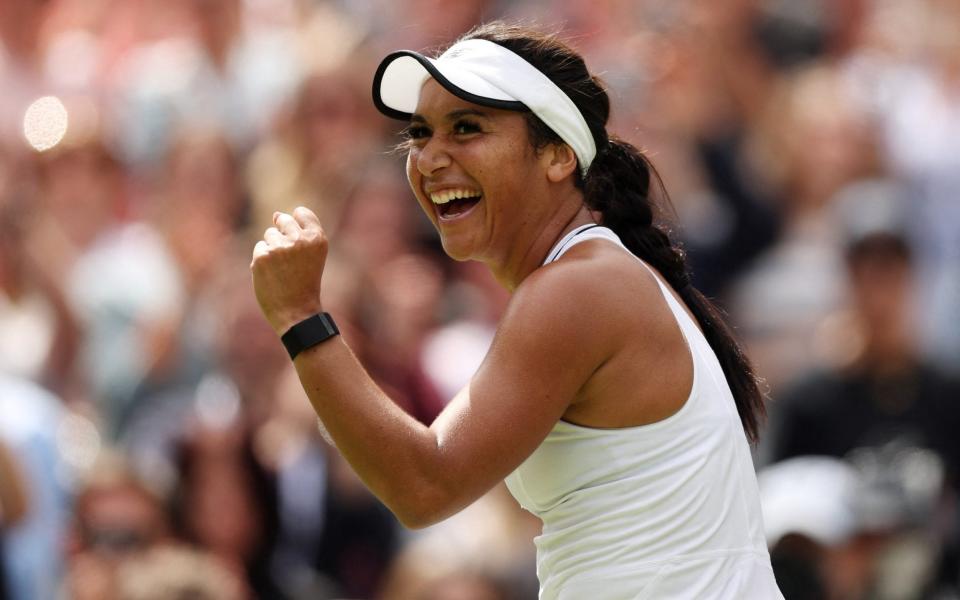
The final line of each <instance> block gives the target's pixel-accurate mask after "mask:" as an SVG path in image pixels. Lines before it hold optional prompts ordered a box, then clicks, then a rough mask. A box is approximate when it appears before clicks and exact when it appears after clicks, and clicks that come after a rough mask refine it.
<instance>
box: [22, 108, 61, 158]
mask: <svg viewBox="0 0 960 600" xmlns="http://www.w3.org/2000/svg"><path fill="white" fill-rule="evenodd" d="M66 133H67V109H66V107H65V106H64V105H63V102H61V101H60V99H59V98H57V97H56V96H44V97H42V98H37V99H36V100H34V101H33V103H32V104H30V106H28V107H27V111H26V112H25V113H24V115H23V135H24V137H25V138H27V143H28V144H30V146H31V147H32V148H33V149H34V150H36V151H37V152H43V151H45V150H49V149H51V148H53V147H54V146H56V145H57V144H59V143H60V140H62V139H63V136H64V134H66Z"/></svg>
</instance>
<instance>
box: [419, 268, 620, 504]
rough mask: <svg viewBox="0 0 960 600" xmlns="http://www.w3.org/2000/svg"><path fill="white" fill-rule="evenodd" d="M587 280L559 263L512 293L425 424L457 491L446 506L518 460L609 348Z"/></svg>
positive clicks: (480, 489)
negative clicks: (451, 393)
mask: <svg viewBox="0 0 960 600" xmlns="http://www.w3.org/2000/svg"><path fill="white" fill-rule="evenodd" d="M593 279H594V278H593V277H591V276H590V275H589V273H587V272H585V271H584V267H583V266H579V265H576V264H573V265H564V264H562V263H557V264H555V265H552V266H551V267H550V268H545V269H540V270H538V271H536V272H535V273H534V274H532V275H531V276H530V277H528V279H527V280H526V281H525V282H524V284H523V285H522V286H521V287H520V289H518V290H517V292H516V293H515V294H514V297H513V298H512V299H511V303H510V305H509V307H508V308H507V311H506V314H505V315H504V317H503V319H502V321H501V324H500V327H499V329H498V330H497V334H496V336H495V337H494V341H493V344H492V345H491V348H490V350H489V352H488V354H487V356H486V358H485V360H484V362H483V364H482V365H481V367H480V369H479V370H478V371H477V373H476V374H475V375H474V377H473V378H472V380H471V381H470V384H469V385H468V386H467V387H466V388H464V390H462V391H461V392H460V393H459V394H458V395H457V396H456V398H454V399H453V401H452V402H451V403H450V404H449V405H448V406H447V408H446V409H445V410H444V411H443V413H441V415H440V416H439V417H438V418H437V420H436V421H435V422H434V424H433V425H432V427H431V429H432V430H433V432H434V434H435V435H436V438H437V444H438V449H439V451H440V453H441V457H442V460H443V466H444V470H445V471H446V472H447V475H448V476H449V478H447V479H446V480H447V482H448V484H449V485H451V486H453V487H455V492H456V496H457V497H456V499H454V500H453V501H452V504H453V505H454V506H450V507H449V510H448V511H447V512H453V511H454V510H457V509H458V508H460V507H462V506H463V505H465V504H467V503H469V502H471V501H472V500H473V499H475V498H477V497H479V496H480V495H481V494H483V493H484V492H486V491H487V490H488V489H490V488H491V487H492V486H493V485H495V484H496V483H497V482H499V481H500V480H502V479H503V478H504V477H505V476H506V475H508V474H509V473H510V472H511V471H512V470H514V469H515V468H516V467H517V466H519V465H520V463H522V462H523V461H524V460H525V459H526V458H527V457H528V456H529V455H530V454H531V453H532V452H533V451H534V450H535V449H536V448H537V446H539V445H540V443H541V442H542V441H543V439H544V438H545V437H546V436H547V434H548V433H549V432H550V430H551V429H552V428H553V426H554V425H555V424H556V422H557V421H558V420H559V419H560V418H561V417H562V416H563V414H564V412H565V411H566V410H567V408H568V407H569V406H570V404H571V402H572V401H573V400H574V398H576V396H577V393H578V391H579V390H580V388H581V387H583V385H584V383H585V382H586V381H587V380H588V379H589V378H590V376H591V374H592V373H593V372H594V371H596V369H597V368H598V367H599V366H600V365H601V364H602V363H603V362H604V361H605V360H607V359H608V358H609V356H610V355H611V353H612V352H613V348H614V345H615V344H614V340H613V338H612V336H611V335H610V329H611V328H610V327H606V326H604V325H603V323H602V321H603V316H602V313H603V311H596V310H594V306H595V301H596V300H597V298H596V296H597V294H598V291H597V288H596V287H595V286H593V285H592V282H591V280H593ZM601 293H602V292H601ZM598 313H600V315H599V316H598Z"/></svg>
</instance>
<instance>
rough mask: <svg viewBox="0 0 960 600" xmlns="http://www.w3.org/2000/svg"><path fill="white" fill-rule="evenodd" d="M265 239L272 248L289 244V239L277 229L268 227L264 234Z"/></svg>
mask: <svg viewBox="0 0 960 600" xmlns="http://www.w3.org/2000/svg"><path fill="white" fill-rule="evenodd" d="M263 239H264V241H265V242H267V243H268V244H270V245H271V246H285V245H286V244H287V238H286V237H284V235H283V234H282V233H280V230H279V229H277V228H276V227H268V228H267V230H266V231H264V232H263Z"/></svg>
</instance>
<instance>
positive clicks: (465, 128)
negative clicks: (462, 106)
mask: <svg viewBox="0 0 960 600" xmlns="http://www.w3.org/2000/svg"><path fill="white" fill-rule="evenodd" d="M453 133H454V134H455V135H470V134H472V133H480V125H479V124H478V123H474V122H473V121H469V120H467V119H461V120H459V121H457V122H456V123H454V124H453Z"/></svg>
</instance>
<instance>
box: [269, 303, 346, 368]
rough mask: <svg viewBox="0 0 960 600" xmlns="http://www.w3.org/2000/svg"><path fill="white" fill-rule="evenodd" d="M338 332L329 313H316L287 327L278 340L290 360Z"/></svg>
mask: <svg viewBox="0 0 960 600" xmlns="http://www.w3.org/2000/svg"><path fill="white" fill-rule="evenodd" d="M339 333H340V330H339V329H337V324H336V323H334V322H333V317H331V316H330V313H317V314H315V315H313V316H312V317H307V318H306V319H304V320H302V321H300V322H299V323H297V324H296V325H294V326H293V327H291V328H290V329H288V330H287V332H286V333H284V334H283V335H282V336H280V341H282V342H283V346H284V347H285V348H286V349H287V353H288V354H289V355H290V360H293V359H295V358H296V357H297V355H298V354H300V353H301V352H303V351H304V350H306V349H307V348H311V347H313V346H316V345H317V344H319V343H320V342H324V341H326V340H328V339H330V338H332V337H333V336H335V335H338V334H339Z"/></svg>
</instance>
